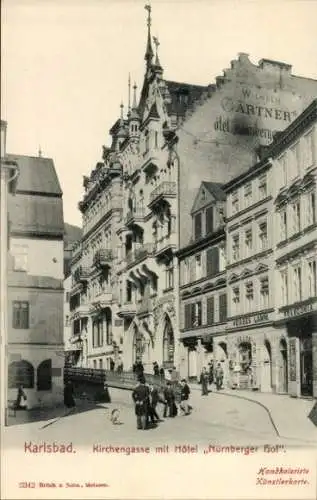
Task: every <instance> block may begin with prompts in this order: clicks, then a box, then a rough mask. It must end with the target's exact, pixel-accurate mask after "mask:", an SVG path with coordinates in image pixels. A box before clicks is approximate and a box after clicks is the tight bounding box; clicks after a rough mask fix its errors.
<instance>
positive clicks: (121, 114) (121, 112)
mask: <svg viewBox="0 0 317 500" xmlns="http://www.w3.org/2000/svg"><path fill="white" fill-rule="evenodd" d="M120 125H123V102H122V101H121V104H120Z"/></svg>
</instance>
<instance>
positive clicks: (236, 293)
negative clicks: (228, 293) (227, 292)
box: [232, 286, 240, 315]
mask: <svg viewBox="0 0 317 500" xmlns="http://www.w3.org/2000/svg"><path fill="white" fill-rule="evenodd" d="M239 312H240V287H239V286H235V287H233V288H232V313H233V315H235V314H239Z"/></svg>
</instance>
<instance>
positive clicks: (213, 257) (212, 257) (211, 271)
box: [206, 247, 219, 276]
mask: <svg viewBox="0 0 317 500" xmlns="http://www.w3.org/2000/svg"><path fill="white" fill-rule="evenodd" d="M206 259H207V276H214V275H215V274H217V273H219V248H218V247H213V248H209V249H208V250H207V252H206Z"/></svg>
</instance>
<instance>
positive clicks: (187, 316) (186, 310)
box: [184, 304, 191, 329]
mask: <svg viewBox="0 0 317 500" xmlns="http://www.w3.org/2000/svg"><path fill="white" fill-rule="evenodd" d="M184 316H185V322H184V327H185V329H188V328H189V327H190V319H191V304H185V307H184Z"/></svg>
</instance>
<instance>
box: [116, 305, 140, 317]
mask: <svg viewBox="0 0 317 500" xmlns="http://www.w3.org/2000/svg"><path fill="white" fill-rule="evenodd" d="M135 314H136V305H135V304H134V303H133V302H125V303H124V304H122V305H121V307H120V309H119V311H118V316H119V317H121V318H131V317H133V316H135Z"/></svg>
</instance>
